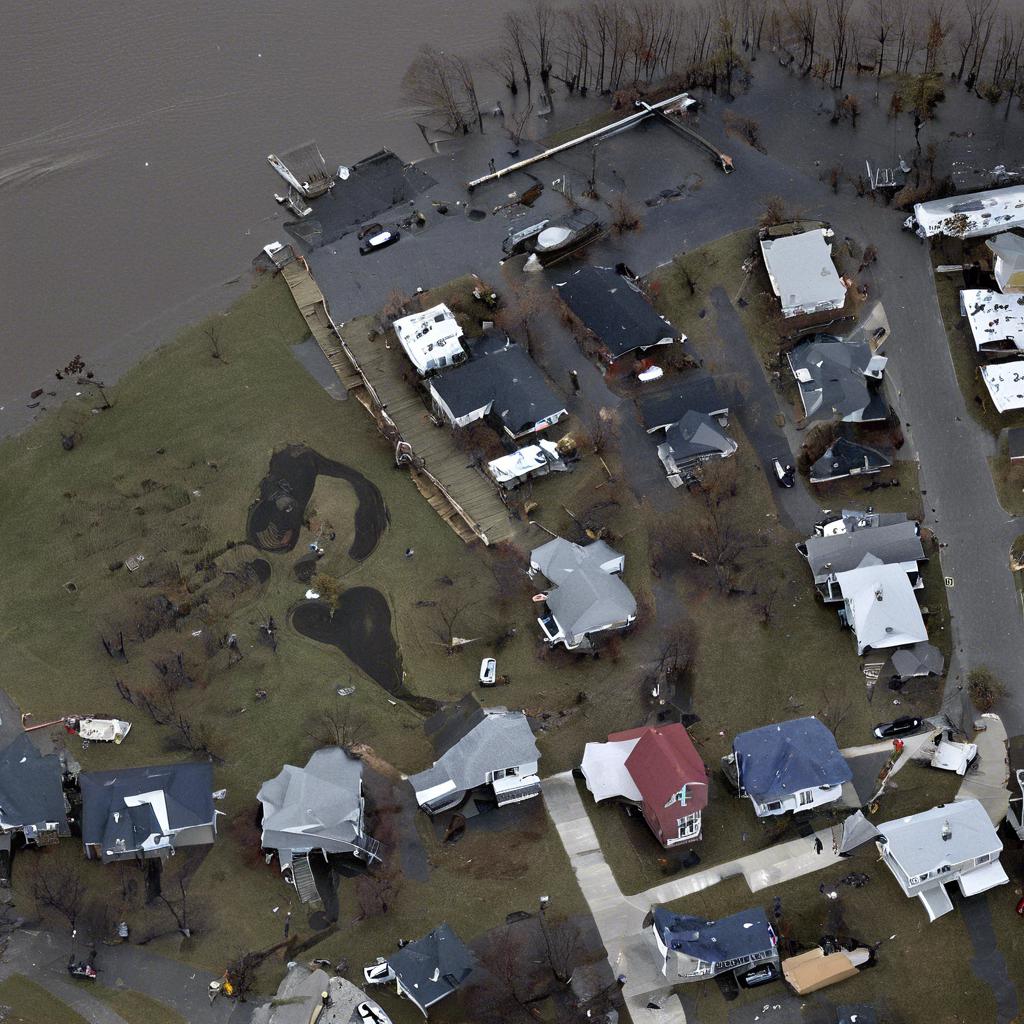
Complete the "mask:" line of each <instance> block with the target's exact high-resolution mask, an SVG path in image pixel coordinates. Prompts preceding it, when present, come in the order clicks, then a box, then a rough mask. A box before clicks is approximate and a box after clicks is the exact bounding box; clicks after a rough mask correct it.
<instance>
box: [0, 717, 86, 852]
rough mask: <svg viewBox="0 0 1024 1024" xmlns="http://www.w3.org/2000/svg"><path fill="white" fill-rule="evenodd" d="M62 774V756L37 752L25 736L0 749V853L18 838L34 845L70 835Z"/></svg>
mask: <svg viewBox="0 0 1024 1024" xmlns="http://www.w3.org/2000/svg"><path fill="white" fill-rule="evenodd" d="M64 774H65V768H64V764H63V763H62V760H61V755H60V754H42V753H40V751H39V748H38V747H36V745H35V744H34V743H33V742H32V739H31V737H30V736H29V735H28V734H27V733H24V732H21V733H18V734H17V735H16V736H15V737H14V739H13V740H11V742H10V743H8V744H7V746H6V747H4V748H3V750H0V851H7V852H10V849H11V842H12V840H13V839H14V837H15V836H17V835H21V837H22V838H23V839H24V840H25V842H26V843H28V844H30V845H36V846H51V845H53V844H55V843H56V842H57V841H58V840H59V839H61V838H62V837H63V836H69V835H71V829H70V828H69V827H68V810H69V807H68V802H67V798H66V797H65V796H64Z"/></svg>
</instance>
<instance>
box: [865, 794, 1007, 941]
mask: <svg viewBox="0 0 1024 1024" xmlns="http://www.w3.org/2000/svg"><path fill="white" fill-rule="evenodd" d="M878 831H879V833H880V834H881V837H880V838H879V839H878V840H877V846H878V852H879V853H880V854H881V857H882V860H883V861H885V864H886V866H887V867H888V868H889V870H890V871H891V872H892V873H893V875H894V877H895V878H896V881H897V882H899V884H900V888H901V889H902V890H903V891H904V893H906V895H907V896H916V897H917V898H918V899H919V900H920V901H921V902H922V903H923V904H924V908H925V910H926V911H927V912H928V920H929V921H934V920H935V919H936V918H937V917H941V916H942V915H943V914H948V913H949V911H951V910H952V909H953V904H952V902H951V901H950V899H949V893H947V892H946V885H947V884H948V883H950V882H956V883H957V884H958V885H959V886H960V891H961V892H962V893H963V894H964V896H976V895H977V894H978V893H982V892H986V891H988V890H989V889H993V888H995V887H996V886H997V885H1005V884H1006V883H1007V882H1008V881H1009V879H1008V878H1007V876H1006V872H1005V871H1004V870H1003V866H1002V864H1000V863H999V854H1000V853H1001V852H1002V849H1003V844H1002V841H1001V840H1000V838H999V835H998V833H997V832H996V829H995V826H994V825H993V824H992V822H991V821H990V820H989V816H988V814H987V813H986V811H985V808H984V807H983V806H982V805H981V803H980V802H979V801H977V800H957V801H955V802H953V803H951V804H940V805H939V806H938V807H933V808H932V809H931V810H928V811H922V812H921V813H920V814H911V815H909V816H908V817H906V818H897V819H896V820H895V821H887V822H885V823H884V824H881V825H879V826H878Z"/></svg>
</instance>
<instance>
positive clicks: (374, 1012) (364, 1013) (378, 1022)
mask: <svg viewBox="0 0 1024 1024" xmlns="http://www.w3.org/2000/svg"><path fill="white" fill-rule="evenodd" d="M356 1014H357V1015H358V1017H359V1019H360V1020H361V1021H365V1022H366V1024H391V1018H390V1017H389V1016H388V1015H387V1014H386V1013H385V1012H384V1011H383V1010H382V1009H381V1008H380V1007H379V1006H377V1005H376V1003H360V1004H359V1005H358V1006H357V1007H356Z"/></svg>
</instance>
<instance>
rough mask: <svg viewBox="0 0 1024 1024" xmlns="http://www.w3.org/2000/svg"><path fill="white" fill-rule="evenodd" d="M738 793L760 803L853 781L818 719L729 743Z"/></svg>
mask: <svg viewBox="0 0 1024 1024" xmlns="http://www.w3.org/2000/svg"><path fill="white" fill-rule="evenodd" d="M732 749H733V753H734V754H735V755H736V771H737V774H738V776H739V783H740V788H741V789H743V790H744V791H745V792H746V793H748V794H749V795H750V796H751V797H753V798H754V799H755V800H757V801H758V802H759V803H764V802H766V801H769V800H780V799H782V798H784V797H787V796H790V795H792V794H793V793H796V792H799V791H800V790H802V789H810V788H811V787H812V786H826V785H831V786H836V785H841V784H842V783H844V782H849V781H850V780H851V779H852V778H853V773H852V772H851V771H850V766H849V765H848V764H847V763H846V760H845V759H844V758H843V755H842V754H840V753H839V747H838V746H837V745H836V741H835V737H834V736H833V735H832V733H831V732H829V730H828V728H827V727H826V726H825V725H824V724H823V723H822V722H819V721H818V719H817V718H796V719H794V720H793V721H791V722H779V723H778V724H777V725H764V726H762V727H761V728H760V729H751V730H750V732H741V733H740V734H739V735H738V736H737V737H736V739H734V740H733V743H732Z"/></svg>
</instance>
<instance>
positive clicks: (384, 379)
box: [281, 254, 513, 544]
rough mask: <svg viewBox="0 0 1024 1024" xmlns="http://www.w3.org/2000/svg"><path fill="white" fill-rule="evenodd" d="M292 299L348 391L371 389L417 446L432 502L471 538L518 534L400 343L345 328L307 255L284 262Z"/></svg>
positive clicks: (416, 467) (378, 409)
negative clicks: (429, 403) (424, 391)
mask: <svg viewBox="0 0 1024 1024" xmlns="http://www.w3.org/2000/svg"><path fill="white" fill-rule="evenodd" d="M281 273H282V275H283V276H284V279H285V281H286V282H287V284H288V287H289V288H290V289H291V293H292V297H293V298H294V299H295V304H296V306H298V308H299V312H300V313H302V315H303V317H304V318H305V320H306V323H307V324H309V329H310V331H311V332H312V334H313V337H314V338H316V340H317V344H319V346H320V348H321V350H322V351H323V353H324V355H325V356H326V357H327V360H328V362H330V364H331V366H332V367H334V371H335V373H337V375H338V378H339V379H340V380H341V382H342V384H344V386H345V388H346V390H348V391H354V390H355V389H357V388H365V391H366V394H365V395H360V396H359V397H360V399H361V400H362V402H363V404H364V405H366V406H367V408H369V409H370V410H371V411H372V412H373V413H374V415H375V417H376V418H377V420H378V423H379V424H380V425H381V427H382V432H383V433H385V435H386V436H387V437H389V438H390V439H391V440H392V441H394V442H395V443H396V457H397V447H398V442H404V443H405V445H408V447H409V448H411V449H412V458H411V460H410V461H409V464H410V468H411V469H412V471H413V475H414V479H415V482H416V486H417V487H418V488H419V490H420V493H421V494H423V496H424V497H425V498H426V499H427V501H428V502H429V503H430V506H431V507H432V508H433V509H434V510H435V511H436V512H437V513H438V515H440V516H441V518H442V519H443V520H444V521H445V522H446V523H448V525H449V526H451V527H452V529H453V530H455V532H456V533H457V534H458V535H459V536H460V537H461V538H462V539H463V540H465V541H467V542H470V541H473V540H475V539H477V538H479V539H480V540H482V541H483V542H484V543H485V544H496V543H498V542H499V541H503V540H507V539H508V538H509V537H511V536H512V533H513V523H512V520H511V518H510V516H509V513H508V509H507V508H506V507H505V504H504V502H503V501H502V500H501V498H500V497H499V495H498V491H497V489H496V487H495V486H494V483H493V482H492V481H491V480H490V479H489V478H488V477H487V476H485V475H484V474H483V473H482V472H481V471H480V470H479V469H478V468H477V467H476V466H474V465H473V463H472V462H471V461H470V458H469V456H468V455H466V454H465V453H464V452H463V451H461V450H460V449H459V447H458V445H457V444H456V443H455V441H454V439H453V437H452V435H451V433H450V431H448V430H447V429H445V428H443V427H438V426H435V424H434V422H433V421H432V419H431V417H430V414H429V412H428V411H427V409H426V407H425V406H424V404H423V401H422V399H421V398H420V396H419V393H418V391H417V390H416V387H415V385H414V384H411V383H410V382H409V381H407V380H406V375H407V374H413V375H414V374H415V371H414V370H413V369H412V367H411V365H410V364H409V363H408V361H407V360H406V359H405V358H404V356H403V354H402V351H401V348H400V347H399V346H398V344H397V341H396V342H395V343H394V344H391V345H389V343H388V340H387V339H386V338H383V337H380V336H379V335H378V336H374V337H372V338H371V337H369V336H368V335H367V333H366V331H365V330H361V329H359V328H358V327H357V328H356V329H353V330H351V331H348V332H347V333H346V335H345V336H343V335H342V334H341V332H340V331H339V330H338V328H337V326H336V325H335V323H334V321H333V320H332V319H331V315H330V312H329V311H328V309H327V302H326V300H325V299H324V295H323V292H321V291H320V287H319V285H317V283H316V281H315V279H314V278H313V275H312V274H311V273H310V270H309V267H308V265H307V264H306V261H305V260H304V259H303V258H302V256H300V255H297V254H296V256H295V259H293V260H292V261H290V262H289V263H287V264H285V265H284V266H283V267H282V268H281Z"/></svg>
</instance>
